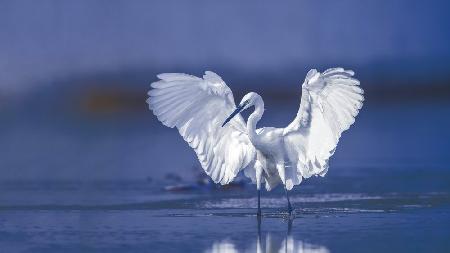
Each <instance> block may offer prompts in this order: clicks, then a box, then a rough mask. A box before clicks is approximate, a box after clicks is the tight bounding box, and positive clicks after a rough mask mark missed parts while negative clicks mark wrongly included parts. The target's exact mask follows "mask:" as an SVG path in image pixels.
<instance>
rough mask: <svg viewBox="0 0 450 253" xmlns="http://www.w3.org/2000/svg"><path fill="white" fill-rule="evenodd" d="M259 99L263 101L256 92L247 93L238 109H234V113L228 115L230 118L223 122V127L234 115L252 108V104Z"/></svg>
mask: <svg viewBox="0 0 450 253" xmlns="http://www.w3.org/2000/svg"><path fill="white" fill-rule="evenodd" d="M259 101H262V99H261V96H260V95H258V94H257V93H255V92H249V93H247V94H246V95H245V96H244V97H243V98H242V100H241V102H240V103H239V105H238V106H237V107H236V110H234V112H233V113H231V114H230V116H228V118H227V119H226V120H225V121H224V122H223V124H222V127H224V126H225V125H226V124H227V123H228V122H229V121H230V120H231V119H232V118H233V117H234V116H236V115H237V114H238V113H240V112H242V111H244V110H246V109H248V108H250V107H251V106H253V105H255V104H256V103H258V102H259Z"/></svg>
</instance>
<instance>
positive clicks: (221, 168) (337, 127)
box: [147, 68, 364, 209]
mask: <svg viewBox="0 0 450 253" xmlns="http://www.w3.org/2000/svg"><path fill="white" fill-rule="evenodd" d="M353 75H354V73H353V71H351V70H344V69H343V68H332V69H328V70H326V71H324V72H323V73H320V72H318V71H317V70H315V69H313V70H310V71H309V72H308V74H307V76H306V79H305V81H304V83H303V85H302V97H301V103H300V108H299V110H298V113H297V116H296V118H295V119H294V121H292V123H290V124H289V125H288V126H287V127H286V128H271V127H264V128H260V129H256V124H257V122H258V121H259V120H260V119H261V117H262V114H263V112H264V102H263V100H262V98H261V97H260V96H259V95H258V94H256V93H254V92H250V93H248V94H247V95H245V96H244V97H243V98H242V100H241V102H240V103H239V105H238V106H237V107H236V105H235V102H234V98H233V93H232V92H231V90H230V88H229V87H228V86H227V85H226V84H225V82H224V81H223V80H222V79H221V78H220V77H219V76H218V75H217V74H215V73H213V72H210V71H207V72H205V75H204V76H203V79H202V78H199V77H195V76H191V75H187V74H177V73H170V74H160V75H158V78H159V79H161V80H159V81H157V82H154V83H152V84H151V87H152V88H153V89H151V90H150V91H149V93H148V94H149V98H148V100H147V102H148V104H149V107H150V109H151V110H152V111H153V113H154V114H155V115H156V116H157V117H158V119H159V120H160V121H161V122H162V123H163V124H164V125H165V126H168V127H171V128H173V127H177V128H178V131H179V132H180V134H181V136H183V138H184V140H185V141H186V142H188V143H189V145H190V146H191V147H192V148H193V149H194V150H195V152H196V154H197V157H198V159H199V161H200V164H201V165H202V167H203V169H204V170H205V172H206V173H207V174H208V175H209V176H210V177H211V178H212V179H213V180H214V182H216V183H221V184H228V183H229V182H231V181H232V180H233V179H234V178H235V176H236V175H237V174H238V172H239V171H241V170H245V175H246V176H248V177H250V178H251V179H252V181H253V182H255V183H256V184H257V188H258V190H259V189H260V184H261V183H265V185H266V189H267V190H271V189H273V188H274V187H275V186H277V185H278V184H279V183H283V184H284V186H285V189H286V190H291V189H292V188H293V186H294V185H298V184H300V182H301V181H302V178H309V177H311V176H312V175H321V176H324V175H325V174H326V172H327V170H328V160H329V158H330V157H331V156H332V155H333V153H334V151H335V149H336V145H337V143H338V141H339V138H340V137H341V134H342V132H344V131H345V130H347V129H348V128H349V127H350V125H352V124H353V122H354V121H355V117H356V115H357V114H358V112H359V110H360V109H361V107H362V103H363V100H364V97H363V90H362V89H361V88H360V87H359V81H358V80H356V79H354V78H352V76H353ZM251 106H254V107H255V111H254V112H253V113H252V114H251V115H250V116H249V118H248V120H247V124H245V122H244V120H243V118H242V117H241V116H240V114H239V112H240V111H242V110H245V109H247V108H249V107H251ZM258 192H259V191H258ZM286 193H287V192H286ZM258 196H259V195H258ZM258 199H259V198H258ZM288 201H289V199H288ZM258 207H259V205H258ZM289 208H290V203H289ZM290 209H291V208H290Z"/></svg>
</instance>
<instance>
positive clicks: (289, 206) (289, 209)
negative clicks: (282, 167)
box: [284, 185, 294, 215]
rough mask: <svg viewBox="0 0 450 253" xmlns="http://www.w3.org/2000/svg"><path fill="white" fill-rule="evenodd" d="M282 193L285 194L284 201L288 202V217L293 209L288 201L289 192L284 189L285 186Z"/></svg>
mask: <svg viewBox="0 0 450 253" xmlns="http://www.w3.org/2000/svg"><path fill="white" fill-rule="evenodd" d="M284 192H286V199H287V202H288V212H289V215H290V214H292V211H293V210H294V209H293V208H292V205H291V201H290V200H289V191H288V190H287V189H286V185H285V186H284Z"/></svg>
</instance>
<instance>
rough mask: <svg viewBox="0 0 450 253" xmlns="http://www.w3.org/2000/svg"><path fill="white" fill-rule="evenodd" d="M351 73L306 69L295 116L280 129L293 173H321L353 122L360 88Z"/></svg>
mask: <svg viewBox="0 0 450 253" xmlns="http://www.w3.org/2000/svg"><path fill="white" fill-rule="evenodd" d="M353 75H354V72H353V71H351V70H344V69H343V68H332V69H327V70H326V71H324V72H323V73H320V72H317V70H315V69H312V70H310V71H309V72H308V74H307V76H306V79H305V81H304V83H303V85H302V99H301V102H300V109H299V110H298V113H297V117H296V118H295V119H294V121H293V122H292V123H291V124H289V126H288V127H286V128H285V129H284V135H285V143H286V145H287V147H286V148H287V150H288V156H289V158H290V160H291V162H292V163H293V164H295V165H296V169H297V171H296V172H297V175H296V176H297V177H300V176H302V177H304V178H308V177H310V176H312V175H322V176H323V175H325V173H326V172H327V170H328V159H329V158H330V157H331V156H332V155H333V153H334V151H335V149H336V145H337V143H338V141H339V138H340V137H341V134H342V132H344V131H345V130H347V129H348V128H349V127H350V126H351V125H352V124H353V122H355V117H356V115H357V114H358V112H359V110H360V109H361V107H362V105H363V101H364V96H363V93H364V91H363V89H361V88H360V87H359V81H358V80H356V79H354V78H352V76H353ZM293 173H294V171H293ZM292 176H294V175H292ZM300 181H301V177H300V178H295V179H294V184H298V183H300Z"/></svg>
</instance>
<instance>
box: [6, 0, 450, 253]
mask: <svg viewBox="0 0 450 253" xmlns="http://www.w3.org/2000/svg"><path fill="white" fill-rule="evenodd" d="M449 10H450V2H449V1H445V0H442V1H441V0H434V1H416V0H395V1H388V0H385V1H375V0H373V1H358V0H343V1H332V0H329V1H328V0H327V1H321V0H319V1H317V0H316V1H312V0H311V1H298V0H289V1H268V0H258V1H256V0H254V1H237V0H228V1H209V0H191V1H174V0H155V1H137V0H136V1H116V0H108V1H107V0H99V1H84V0H81V1H66V0H62V1H56V0H55V1H51V0H43V1H22V0H17V1H0V249H1V250H0V251H2V252H3V251H5V252H148V251H149V250H150V251H151V252H164V253H167V252H202V251H203V252H233V253H235V252H252V251H255V250H257V249H258V250H257V252H261V250H260V249H261V248H264V247H266V252H278V249H275V248H277V247H278V248H279V249H280V252H281V251H283V252H300V251H301V252H339V251H342V252H351V251H354V252H363V251H364V252H367V251H368V252H403V251H404V252H411V251H413V252H419V251H422V252H449V251H450V250H449V249H450V241H449V240H448V238H449V234H450V233H449V228H448V222H445V221H448V220H450V212H449V210H450V167H449V166H448V164H449V163H450V155H449V150H450V131H449V130H450V47H449V45H450V15H449ZM338 66H340V67H344V68H346V69H352V70H354V71H355V72H356V78H358V79H359V80H360V81H361V86H362V88H363V89H364V90H365V98H366V100H365V103H364V106H363V108H362V110H361V111H360V113H359V115H358V117H357V119H356V122H355V124H354V125H353V126H352V127H351V128H350V130H349V131H347V132H345V133H344V134H343V135H342V137H341V140H340V143H339V145H338V147H337V150H336V152H335V154H334V156H333V157H332V158H331V160H330V170H329V172H328V174H327V176H326V177H325V178H320V177H318V178H315V177H313V178H310V179H308V180H305V181H303V182H302V184H301V185H300V186H299V187H296V188H295V189H294V190H293V191H292V192H291V201H292V203H293V205H294V207H295V208H296V212H297V214H298V216H297V219H295V222H294V224H293V225H292V222H290V223H288V224H286V222H282V219H281V218H283V217H286V216H285V214H284V213H283V212H284V211H285V210H286V200H285V198H284V193H283V191H282V189H280V188H278V189H276V190H274V192H270V193H266V192H264V193H263V194H262V203H261V206H262V208H263V214H264V219H263V223H262V230H263V233H262V235H261V230H260V229H261V227H260V226H258V227H257V226H256V219H255V217H254V216H255V212H256V211H255V207H256V205H257V204H256V203H257V200H256V189H255V187H254V186H253V185H247V184H246V181H245V180H242V178H240V179H239V180H237V181H238V182H236V183H235V184H234V185H232V187H228V188H225V187H221V188H219V187H216V186H214V185H213V184H212V183H211V182H208V181H207V179H205V177H204V172H202V170H201V169H200V168H199V162H198V161H197V159H196V156H195V153H194V152H193V150H191V149H190V148H189V147H188V145H187V144H186V143H185V142H184V141H183V139H182V138H181V137H180V136H179V134H178V132H177V131H176V130H175V129H169V128H166V127H164V126H163V125H162V124H161V123H160V122H158V121H157V119H156V117H155V116H154V115H153V114H152V112H151V111H149V110H148V107H147V104H146V103H145V100H146V98H147V92H148V90H149V88H150V83H151V82H154V81H156V80H157V78H156V75H157V74H158V73H162V72H184V73H189V74H193V75H197V76H202V75H203V73H204V71H205V70H211V71H214V72H216V73H217V74H219V75H220V76H221V77H222V78H223V80H224V81H225V82H226V83H227V84H228V86H230V88H231V90H232V91H233V92H234V98H235V100H237V101H240V99H241V97H242V96H243V95H244V94H245V93H247V92H249V91H255V92H257V93H259V94H261V95H262V97H263V99H264V102H265V107H266V111H265V113H264V115H263V119H262V121H260V123H259V125H258V126H259V127H263V126H275V127H285V126H287V125H288V124H289V123H290V122H291V121H292V120H293V119H294V117H295V115H296V113H297V110H298V107H299V104H300V97H301V84H302V82H303V80H304V78H305V76H306V73H307V72H308V71H309V70H310V69H312V68H317V69H318V70H319V71H323V70H325V69H327V68H330V67H338ZM246 115H248V114H246ZM246 115H244V116H245V117H246ZM202 173H203V174H202ZM285 221H286V220H285ZM224 228H226V229H224ZM257 228H258V230H257ZM257 231H258V232H257ZM270 245H272V247H273V250H271V249H270V247H269V246H270ZM349 246H350V248H349ZM240 249H242V251H240ZM247 249H248V250H247Z"/></svg>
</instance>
